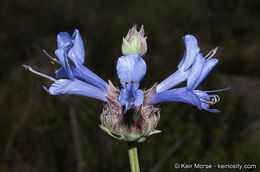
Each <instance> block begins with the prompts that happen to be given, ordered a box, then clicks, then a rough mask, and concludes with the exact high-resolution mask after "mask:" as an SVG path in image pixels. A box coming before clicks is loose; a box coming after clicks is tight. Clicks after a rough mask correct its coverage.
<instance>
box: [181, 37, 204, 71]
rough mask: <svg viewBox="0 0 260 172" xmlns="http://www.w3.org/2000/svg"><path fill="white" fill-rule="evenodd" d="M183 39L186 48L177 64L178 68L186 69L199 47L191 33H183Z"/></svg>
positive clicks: (191, 62)
mask: <svg viewBox="0 0 260 172" xmlns="http://www.w3.org/2000/svg"><path fill="white" fill-rule="evenodd" d="M183 40H184V43H185V46H186V50H185V53H184V56H183V59H182V60H181V62H180V64H179V65H178V68H179V69H182V70H187V69H188V68H190V66H191V65H192V64H193V62H194V59H195V57H196V55H197V54H198V53H199V51H200V48H199V45H198V40H197V38H196V37H195V36H193V35H185V36H184V37H183Z"/></svg>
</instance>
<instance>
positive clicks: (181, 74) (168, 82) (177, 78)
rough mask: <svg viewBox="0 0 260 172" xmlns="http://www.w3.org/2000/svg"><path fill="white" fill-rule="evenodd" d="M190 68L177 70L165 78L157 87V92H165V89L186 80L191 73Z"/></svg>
mask: <svg viewBox="0 0 260 172" xmlns="http://www.w3.org/2000/svg"><path fill="white" fill-rule="evenodd" d="M189 72H190V71H189V70H186V71H183V70H177V71H176V72H175V73H173V74H172V75H170V76H169V77H168V78H166V79H165V80H163V81H162V82H161V83H160V84H158V85H157V87H156V92H157V93H159V92H163V91H165V90H168V89H170V88H172V87H174V86H176V85H178V84H180V83H182V82H184V81H185V80H186V79H187V78H188V75H189Z"/></svg>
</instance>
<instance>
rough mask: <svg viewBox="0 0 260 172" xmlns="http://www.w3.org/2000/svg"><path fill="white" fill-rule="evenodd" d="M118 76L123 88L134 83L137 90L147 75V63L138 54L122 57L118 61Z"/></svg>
mask: <svg viewBox="0 0 260 172" xmlns="http://www.w3.org/2000/svg"><path fill="white" fill-rule="evenodd" d="M116 69H117V75H118V77H119V79H120V82H121V85H122V87H124V88H125V82H128V83H131V82H134V83H135V85H134V87H135V89H137V88H138V87H139V83H140V82H141V80H142V78H143V77H144V75H145V73H146V63H145V61H144V60H143V59H142V57H141V56H139V55H138V54H131V55H127V56H121V57H120V58H119V59H118V61H117V66H116Z"/></svg>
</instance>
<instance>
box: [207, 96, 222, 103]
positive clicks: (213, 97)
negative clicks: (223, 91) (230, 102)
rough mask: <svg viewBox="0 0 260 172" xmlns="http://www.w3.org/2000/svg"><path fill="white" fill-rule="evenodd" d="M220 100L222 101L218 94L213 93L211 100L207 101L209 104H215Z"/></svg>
mask: <svg viewBox="0 0 260 172" xmlns="http://www.w3.org/2000/svg"><path fill="white" fill-rule="evenodd" d="M219 101H220V97H219V96H218V95H211V96H210V101H208V102H207V103H208V104H209V105H214V104H216V103H217V102H219Z"/></svg>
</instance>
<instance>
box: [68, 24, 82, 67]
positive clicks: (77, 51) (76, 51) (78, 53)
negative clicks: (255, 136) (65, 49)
mask: <svg viewBox="0 0 260 172" xmlns="http://www.w3.org/2000/svg"><path fill="white" fill-rule="evenodd" d="M71 41H72V43H73V46H72V47H71V49H70V51H69V54H68V56H69V58H70V59H71V60H72V61H73V63H74V64H75V65H76V66H77V65H82V64H83V63H84V60H85V49H84V44H83V40H82V38H81V36H80V33H79V30H78V29H75V31H74V33H73V35H72V36H71Z"/></svg>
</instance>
